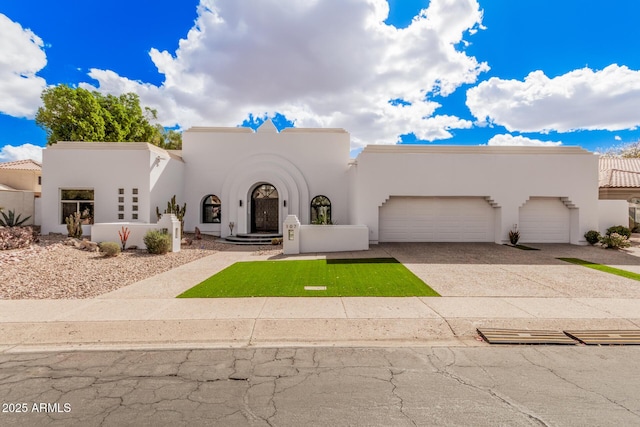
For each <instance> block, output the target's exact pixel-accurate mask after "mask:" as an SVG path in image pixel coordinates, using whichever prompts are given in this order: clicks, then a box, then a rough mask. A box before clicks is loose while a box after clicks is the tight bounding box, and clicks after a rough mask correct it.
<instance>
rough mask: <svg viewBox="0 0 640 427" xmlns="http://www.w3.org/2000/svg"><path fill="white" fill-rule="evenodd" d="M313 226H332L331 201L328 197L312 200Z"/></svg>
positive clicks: (317, 197) (318, 197)
mask: <svg viewBox="0 0 640 427" xmlns="http://www.w3.org/2000/svg"><path fill="white" fill-rule="evenodd" d="M311 224H331V200H329V198H328V197H327V196H316V197H314V198H313V200H311Z"/></svg>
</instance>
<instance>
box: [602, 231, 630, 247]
mask: <svg viewBox="0 0 640 427" xmlns="http://www.w3.org/2000/svg"><path fill="white" fill-rule="evenodd" d="M600 243H602V245H603V246H604V247H605V248H609V249H619V248H628V247H629V246H631V242H629V239H628V238H627V236H623V235H622V234H618V233H611V234H607V235H606V236H602V237H600Z"/></svg>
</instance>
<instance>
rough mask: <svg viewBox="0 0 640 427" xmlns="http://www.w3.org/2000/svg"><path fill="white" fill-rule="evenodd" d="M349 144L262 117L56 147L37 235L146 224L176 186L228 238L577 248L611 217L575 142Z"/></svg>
mask: <svg viewBox="0 0 640 427" xmlns="http://www.w3.org/2000/svg"><path fill="white" fill-rule="evenodd" d="M349 147H350V137H349V133H348V132H346V131H345V130H343V129H302V128H290V129H284V130H282V131H281V132H278V131H277V130H276V128H275V127H274V125H273V124H272V123H271V122H270V121H267V122H265V123H264V124H263V125H262V126H261V127H260V128H259V129H258V130H257V131H255V132H254V131H253V130H251V129H249V128H215V127H195V128H191V129H189V130H187V131H185V132H184V134H183V149H182V150H180V151H165V150H162V149H160V148H157V147H154V146H152V145H150V144H146V143H82V142H59V143H57V144H55V145H53V146H51V147H48V148H47V149H46V150H44V155H43V186H42V212H43V213H42V231H43V233H45V234H46V233H49V232H66V226H65V224H64V218H65V217H66V216H68V215H69V214H70V213H73V212H75V211H79V212H81V213H83V216H84V218H85V221H86V227H87V230H86V234H90V225H91V224H92V223H94V222H95V223H100V222H109V223H111V222H123V223H126V222H155V221H156V220H157V218H156V207H159V208H160V210H161V211H162V210H163V209H164V208H165V207H166V204H167V201H168V200H169V199H170V198H171V196H172V195H174V194H175V195H177V201H178V202H179V203H180V204H182V203H184V202H186V204H187V213H186V216H185V230H186V231H193V230H194V229H195V227H198V228H199V229H200V230H201V231H202V232H203V233H210V234H214V235H218V236H221V237H225V236H228V235H229V234H230V233H231V229H230V227H229V225H230V223H233V225H234V227H233V234H246V233H261V232H265V233H280V234H282V233H283V231H284V230H283V222H284V220H285V218H287V216H289V215H295V216H296V217H297V218H298V219H299V222H300V223H301V224H311V223H323V222H326V223H333V224H339V225H350V224H352V225H364V226H366V227H367V228H368V233H369V241H370V242H371V243H377V242H407V241H417V242H422V241H427V242H431V241H433V242H458V241H459V242H495V243H504V242H508V233H509V231H510V230H511V229H513V228H514V227H518V229H519V230H520V232H521V236H522V237H521V241H522V242H524V243H526V242H529V243H536V242H550V243H573V244H584V243H585V240H584V237H583V236H584V233H585V232H586V231H588V230H590V229H599V227H601V226H604V225H607V224H608V222H611V224H609V225H614V223H616V221H617V219H618V218H617V217H616V215H618V214H617V213H616V212H618V211H617V210H616V209H609V210H605V211H606V212H608V213H607V214H606V215H605V216H606V218H604V217H603V214H602V212H603V209H602V207H601V203H602V202H603V201H599V200H598V157H597V156H596V155H594V154H592V153H590V152H588V151H585V150H583V149H581V148H578V147H490V146H475V147H469V146H465V147H453V146H422V145H392V146H382V145H373V146H367V147H366V148H364V150H363V151H362V152H361V153H360V154H359V155H358V157H357V158H356V159H350V157H349ZM606 202H609V201H606ZM612 202H618V201H612ZM609 211H611V212H614V213H610V212H609ZM624 212H626V207H625V209H624ZM625 215H626V213H625ZM618 223H619V222H618Z"/></svg>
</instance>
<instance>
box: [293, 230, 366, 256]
mask: <svg viewBox="0 0 640 427" xmlns="http://www.w3.org/2000/svg"><path fill="white" fill-rule="evenodd" d="M285 238H286V236H285ZM368 249H369V228H367V226H365V225H301V226H300V253H310V252H347V251H366V250H368Z"/></svg>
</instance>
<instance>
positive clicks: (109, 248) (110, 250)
mask: <svg viewBox="0 0 640 427" xmlns="http://www.w3.org/2000/svg"><path fill="white" fill-rule="evenodd" d="M98 246H100V252H102V253H103V254H104V256H105V257H107V258H108V257H114V256H118V255H120V245H119V244H117V243H116V242H102V243H100V244H99V245H98Z"/></svg>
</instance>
